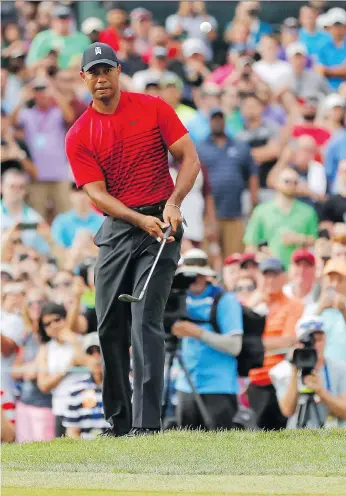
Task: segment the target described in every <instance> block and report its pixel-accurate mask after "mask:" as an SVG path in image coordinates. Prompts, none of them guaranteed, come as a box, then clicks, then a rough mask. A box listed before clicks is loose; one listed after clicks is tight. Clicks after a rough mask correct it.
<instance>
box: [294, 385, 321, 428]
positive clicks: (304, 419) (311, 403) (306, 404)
mask: <svg viewBox="0 0 346 496" xmlns="http://www.w3.org/2000/svg"><path fill="white" fill-rule="evenodd" d="M314 394H315V393H313V392H308V393H299V398H298V415H297V425H296V427H297V429H304V427H306V426H307V423H308V420H309V409H310V407H311V408H312V409H313V410H314V412H315V415H316V418H317V422H318V426H319V428H321V427H323V425H324V424H323V422H322V421H321V417H320V414H319V411H318V408H317V405H316V401H315V398H314Z"/></svg>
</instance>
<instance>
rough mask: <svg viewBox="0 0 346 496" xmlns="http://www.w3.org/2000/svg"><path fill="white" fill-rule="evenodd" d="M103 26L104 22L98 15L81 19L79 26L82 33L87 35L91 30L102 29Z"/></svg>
mask: <svg viewBox="0 0 346 496" xmlns="http://www.w3.org/2000/svg"><path fill="white" fill-rule="evenodd" d="M103 28H104V24H103V22H102V21H101V19H99V18H98V17H88V18H87V19H85V21H83V23H82V26H81V31H82V33H84V34H86V35H88V34H91V33H92V32H93V31H102V30H103Z"/></svg>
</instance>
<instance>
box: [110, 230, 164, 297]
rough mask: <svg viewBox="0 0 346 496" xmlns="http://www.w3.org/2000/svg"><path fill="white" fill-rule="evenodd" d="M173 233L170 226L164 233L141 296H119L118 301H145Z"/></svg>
mask: <svg viewBox="0 0 346 496" xmlns="http://www.w3.org/2000/svg"><path fill="white" fill-rule="evenodd" d="M171 231H172V227H171V226H169V227H168V228H167V229H166V231H165V233H164V236H163V240H162V241H161V246H160V249H159V251H158V252H157V255H156V258H155V260H154V263H153V265H152V267H151V269H150V272H149V275H148V277H147V280H146V281H145V284H144V286H143V289H142V291H141V292H140V295H139V296H138V298H136V297H135V296H132V295H128V294H121V295H120V296H118V300H119V301H123V302H126V303H137V302H139V301H141V300H143V296H144V293H145V290H146V289H147V287H148V284H149V281H150V279H151V276H152V275H153V272H154V270H155V267H156V264H157V262H158V260H159V258H160V255H161V253H162V250H163V248H164V246H165V244H166V241H167V239H168V238H169V236H170V234H171Z"/></svg>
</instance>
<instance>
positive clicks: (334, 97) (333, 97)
mask: <svg viewBox="0 0 346 496" xmlns="http://www.w3.org/2000/svg"><path fill="white" fill-rule="evenodd" d="M345 106H346V100H345V98H344V97H343V96H341V95H339V94H338V93H331V94H330V95H328V96H327V97H326V98H325V100H324V108H325V109H326V110H331V109H332V108H334V107H345Z"/></svg>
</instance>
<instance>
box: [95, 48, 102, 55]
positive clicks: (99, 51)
mask: <svg viewBox="0 0 346 496" xmlns="http://www.w3.org/2000/svg"><path fill="white" fill-rule="evenodd" d="M97 54H99V55H101V47H95V55H97Z"/></svg>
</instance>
